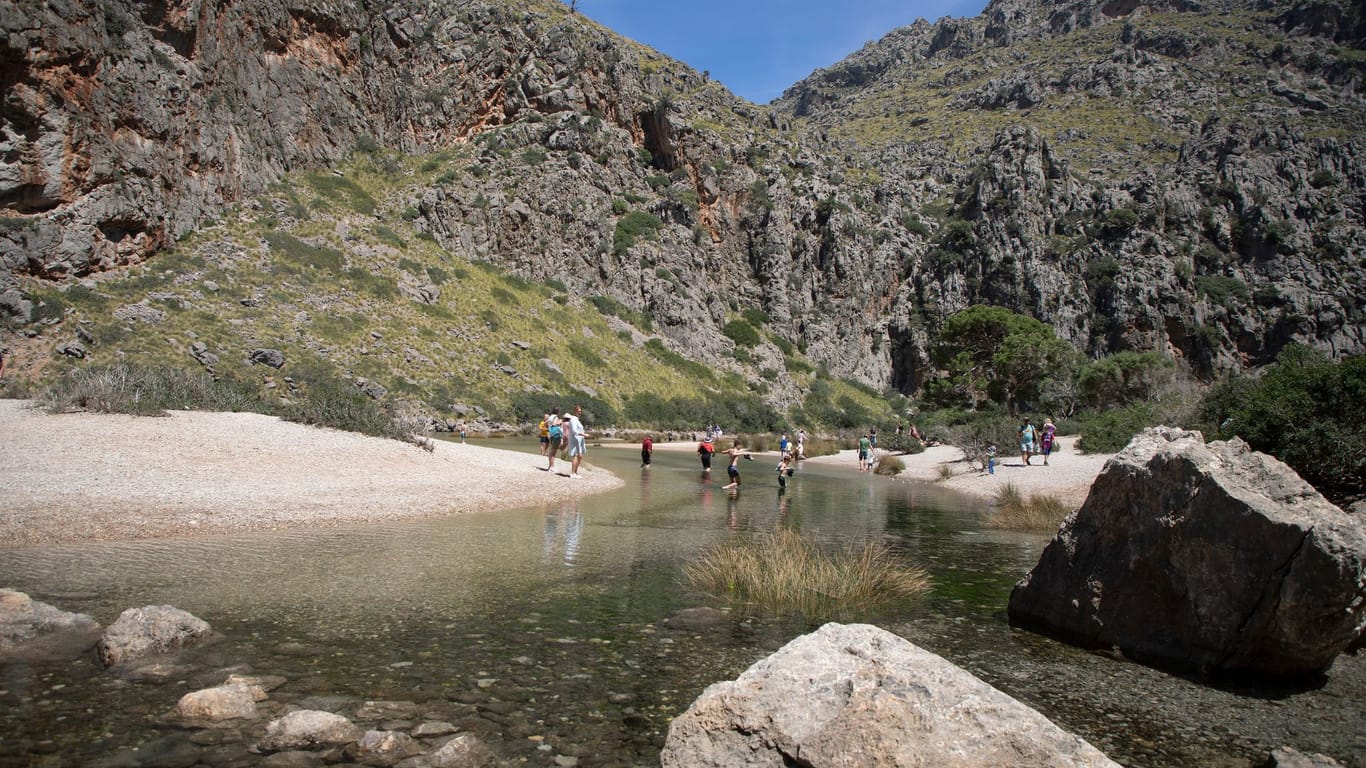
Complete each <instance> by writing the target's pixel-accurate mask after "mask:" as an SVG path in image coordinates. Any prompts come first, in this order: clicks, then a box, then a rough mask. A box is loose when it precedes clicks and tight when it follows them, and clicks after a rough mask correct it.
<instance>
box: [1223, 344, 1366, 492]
mask: <svg viewBox="0 0 1366 768" xmlns="http://www.w3.org/2000/svg"><path fill="white" fill-rule="evenodd" d="M1200 410H1201V416H1202V418H1203V419H1204V420H1205V421H1206V422H1207V423H1208V425H1209V427H1208V428H1207V429H1206V430H1205V431H1206V434H1207V435H1217V436H1218V437H1221V438H1228V437H1233V436H1235V435H1236V436H1238V437H1241V438H1242V439H1243V440H1246V441H1247V443H1248V445H1250V446H1252V447H1253V448H1254V449H1256V450H1258V451H1262V452H1264V453H1269V454H1271V455H1272V456H1275V457H1276V458H1278V459H1280V460H1281V461H1284V462H1285V463H1286V464H1288V465H1290V466H1291V467H1292V468H1293V469H1294V470H1295V471H1296V472H1298V473H1299V474H1300V476H1301V477H1303V478H1304V479H1305V480H1307V481H1308V482H1309V483H1310V484H1312V485H1313V486H1314V487H1315V488H1317V489H1318V490H1319V491H1320V492H1321V493H1323V494H1324V495H1325V496H1327V497H1329V498H1330V499H1333V500H1349V499H1351V498H1353V497H1356V496H1360V495H1361V494H1363V493H1366V429H1363V428H1362V426H1361V425H1362V421H1361V414H1362V413H1363V412H1366V355H1355V356H1351V357H1347V358H1344V359H1343V360H1342V361H1341V362H1333V361H1332V360H1329V359H1328V358H1327V357H1326V356H1325V355H1323V354H1322V353H1320V352H1317V351H1315V350H1313V349H1311V348H1309V347H1306V346H1302V345H1297V344H1294V345H1290V346H1287V347H1286V348H1285V349H1284V350H1282V351H1281V354H1280V355H1279V356H1278V357H1277V358H1276V362H1275V363H1273V364H1272V365H1270V366H1267V367H1266V368H1265V369H1264V370H1263V371H1262V372H1261V375H1260V376H1258V377H1256V378H1247V377H1234V378H1231V379H1229V380H1227V381H1225V382H1222V383H1221V384H1219V385H1217V386H1215V387H1214V388H1213V389H1211V390H1210V392H1209V393H1208V394H1207V395H1206V397H1205V400H1204V402H1203V403H1202V404H1201V409H1200Z"/></svg>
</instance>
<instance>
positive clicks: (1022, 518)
mask: <svg viewBox="0 0 1366 768" xmlns="http://www.w3.org/2000/svg"><path fill="white" fill-rule="evenodd" d="M992 506H993V510H992V513H991V517H990V518H988V519H987V525H988V526H990V527H992V528H1003V529H1007V530H1013V531H1056V530H1057V529H1058V526H1059V525H1061V524H1062V521H1063V519H1064V518H1066V517H1067V515H1068V514H1069V513H1070V512H1071V509H1069V508H1068V506H1067V505H1066V504H1064V503H1063V502H1062V500H1061V499H1059V498H1058V497H1056V496H1048V495H1046V494H1033V495H1030V496H1025V494H1024V493H1022V492H1021V491H1020V489H1019V488H1016V487H1015V485H1014V484H1013V483H1007V484H1006V485H1004V486H1002V487H1001V488H999V489H997V491H996V496H995V498H993V499H992Z"/></svg>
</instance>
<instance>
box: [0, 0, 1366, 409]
mask: <svg viewBox="0 0 1366 768" xmlns="http://www.w3.org/2000/svg"><path fill="white" fill-rule="evenodd" d="M0 29H3V32H4V36H3V37H0V46H2V47H0V62H3V66H0V73H3V74H2V75H0V76H2V77H3V80H4V86H5V87H4V93H5V97H4V102H3V105H0V206H2V207H3V208H4V210H3V212H2V214H3V218H0V313H3V314H5V315H6V316H7V317H8V324H9V327H10V328H11V331H10V333H11V334H14V336H13V338H14V339H16V340H18V339H19V334H22V335H23V336H25V337H27V341H24V342H23V348H24V349H25V350H26V351H29V352H31V353H33V354H38V355H40V356H41V355H45V354H46V353H47V352H48V351H50V350H52V349H69V348H70V347H69V344H70V343H71V342H74V341H83V342H84V345H83V346H84V347H91V348H93V347H100V346H103V348H104V350H105V352H106V353H110V354H118V353H124V352H128V353H132V352H134V351H138V350H147V349H152V348H156V347H157V345H156V344H150V343H148V342H147V341H146V339H145V334H141V333H129V331H130V329H133V328H140V327H141V326H140V325H138V323H141V322H145V318H146V317H148V316H149V314H148V313H147V312H144V311H142V310H137V309H133V310H130V309H128V308H129V307H137V306H143V307H151V308H152V309H153V310H155V312H163V313H166V312H170V313H171V314H173V315H174V314H175V313H181V314H182V315H183V322H182V323H181V325H179V326H176V328H177V331H176V334H175V339H174V343H173V344H172V345H171V346H172V348H174V349H177V350H180V351H182V352H186V353H189V354H193V355H194V356H195V358H196V359H198V360H200V362H201V363H203V362H204V359H206V358H205V353H208V354H209V355H212V356H213V357H214V358H215V359H217V358H229V359H242V360H249V359H250V355H251V351H252V350H253V349H256V348H258V347H260V346H261V345H271V346H279V347H290V348H291V349H293V348H298V349H300V350H301V354H304V353H306V354H309V355H312V356H314V357H316V358H319V359H321V360H324V361H326V364H330V365H336V366H338V367H339V368H342V369H344V370H345V371H346V372H347V375H349V376H352V377H356V378H359V377H360V373H358V371H359V370H361V369H362V368H364V367H365V366H364V365H363V363H366V364H369V367H368V368H365V370H367V371H369V372H370V375H369V376H366V377H365V378H367V380H370V379H373V380H374V381H377V382H379V383H381V384H382V385H383V387H388V388H389V389H394V388H395V387H397V388H398V389H399V390H402V389H403V388H404V387H405V386H407V387H408V388H411V389H422V388H424V387H427V386H428V382H427V381H425V380H423V379H422V377H421V376H419V375H417V374H416V373H414V369H415V368H417V367H421V366H428V367H430V368H432V369H434V370H435V369H442V368H445V369H450V368H451V367H453V366H455V365H457V364H462V365H464V364H467V362H468V361H467V360H466V361H465V362H464V363H461V362H460V361H461V360H462V358H461V357H460V356H461V355H466V356H468V355H469V354H472V353H471V352H470V351H469V350H477V349H480V348H479V347H477V346H471V347H467V348H466V347H460V344H459V343H457V342H465V341H469V340H470V338H471V337H473V336H479V335H481V334H485V333H487V332H489V331H490V330H496V329H493V326H496V325H497V324H498V323H493V322H483V323H482V324H481V323H479V322H477V320H475V319H473V318H475V314H474V309H475V308H471V307H470V306H468V303H462V302H461V301H460V299H459V297H460V295H461V293H462V291H467V290H469V289H467V288H465V287H464V286H462V284H461V283H462V280H464V279H465V278H461V277H459V276H460V275H462V274H464V275H468V274H469V272H468V269H467V267H468V265H470V264H478V265H488V266H491V267H493V268H495V269H496V270H498V271H501V272H505V273H507V274H508V275H509V276H510V277H511V278H514V279H515V280H518V281H522V284H521V285H517V284H513V285H512V288H514V289H517V290H516V291H513V292H508V289H507V288H506V286H505V287H504V288H503V289H502V290H504V294H503V295H504V296H510V297H512V298H513V299H514V300H516V301H522V300H527V301H541V302H544V301H546V300H547V298H546V297H547V296H550V295H552V294H553V295H554V298H555V302H552V303H551V304H540V305H539V306H529V307H525V311H526V312H528V313H531V314H536V313H538V312H543V311H546V310H547V309H548V310H555V309H556V308H557V307H556V304H557V303H558V306H564V307H570V308H585V307H586V308H590V309H593V308H595V309H596V310H599V311H602V312H606V313H607V314H614V315H617V316H618V318H636V319H637V321H636V322H635V323H634V325H632V327H630V328H622V327H620V326H621V325H622V323H618V324H617V331H618V332H619V333H620V334H622V335H623V337H624V338H628V339H629V344H630V345H631V347H633V348H635V349H640V348H642V346H643V345H644V344H645V343H646V342H647V341H648V340H649V338H657V339H658V341H656V342H655V343H656V344H660V343H661V342H662V344H663V347H662V348H663V349H666V350H667V351H668V352H667V354H674V355H676V354H678V353H681V354H682V355H683V356H684V358H686V359H691V360H696V361H701V362H703V363H704V364H706V365H707V366H708V367H710V368H712V369H716V370H722V371H729V372H730V373H731V374H733V375H738V376H739V377H741V378H740V380H742V381H747V382H748V385H747V386H748V387H750V388H751V389H755V391H760V392H762V393H763V395H764V396H765V397H766V398H767V399H768V400H769V401H770V402H772V403H774V404H777V405H780V406H786V405H790V404H793V403H797V402H799V401H800V399H801V398H802V396H803V394H804V392H805V391H806V390H807V389H808V386H807V385H808V384H809V381H807V380H806V379H803V378H802V375H801V374H802V373H803V372H810V371H811V370H812V366H813V365H814V366H820V367H824V368H825V369H828V370H829V371H830V372H831V373H832V374H834V375H836V376H838V377H845V378H848V379H852V380H854V381H858V382H862V383H864V384H867V385H870V386H872V387H874V388H878V389H880V388H883V387H886V386H895V387H897V388H899V389H901V390H903V391H907V392H909V391H913V390H914V389H916V388H917V387H918V386H919V385H920V383H921V382H923V380H924V378H925V377H926V375H928V374H929V373H930V372H931V370H932V369H931V366H930V364H929V362H928V348H929V345H930V343H931V341H932V339H933V338H934V334H935V331H936V329H937V328H938V326H939V324H940V323H942V321H943V320H944V319H945V318H946V317H948V316H949V315H950V314H952V313H953V312H955V311H957V310H959V309H962V308H964V307H966V306H968V305H970V304H973V303H979V302H988V303H994V304H1000V305H1004V306H1006V307H1009V308H1011V309H1013V310H1015V311H1019V312H1022V313H1026V314H1030V315H1033V316H1036V317H1039V318H1041V319H1044V320H1046V321H1048V322H1049V323H1051V324H1053V325H1054V326H1055V327H1056V328H1057V329H1058V332H1059V334H1060V335H1062V336H1063V337H1065V338H1066V339H1068V340H1069V341H1071V342H1072V343H1074V344H1075V345H1076V346H1077V347H1078V348H1079V349H1081V350H1084V351H1085V352H1087V353H1088V354H1090V355H1093V356H1100V355H1103V354H1106V353H1109V352H1113V351H1118V350H1124V349H1142V350H1147V349H1158V350H1162V351H1163V352H1165V353H1167V354H1170V355H1171V356H1173V357H1175V358H1178V359H1181V360H1183V361H1186V362H1187V363H1189V364H1190V366H1191V368H1192V369H1193V370H1194V371H1196V372H1197V373H1199V374H1202V375H1210V374H1213V373H1215V372H1217V371H1219V370H1223V369H1229V368H1239V367H1244V366H1250V365H1256V364H1259V363H1262V362H1265V361H1267V360H1269V359H1271V358H1272V357H1273V356H1274V354H1275V352H1276V351H1277V350H1278V349H1279V348H1280V347H1281V346H1283V345H1284V344H1285V343H1287V342H1289V341H1292V340H1294V341H1304V342H1308V343H1311V344H1313V345H1315V346H1318V347H1321V348H1323V349H1326V350H1329V351H1331V352H1332V353H1333V354H1336V355H1342V354H1351V353H1360V352H1361V351H1362V350H1363V348H1366V322H1364V320H1366V316H1364V310H1363V307H1362V303H1361V299H1360V297H1361V296H1362V295H1366V291H1363V288H1364V287H1366V267H1364V266H1363V259H1362V254H1363V253H1366V228H1364V226H1366V225H1364V224H1363V221H1364V220H1366V215H1363V214H1366V171H1363V166H1362V162H1361V159H1362V152H1363V144H1362V137H1363V135H1364V134H1363V125H1364V124H1366V108H1364V104H1363V88H1364V86H1363V74H1366V56H1364V55H1363V40H1366V35H1363V19H1362V12H1361V10H1360V8H1358V7H1356V6H1355V5H1353V4H1351V3H1350V2H1349V0H1340V1H1337V2H1334V1H1333V0H1320V1H1318V2H1300V3H1297V4H1289V3H1269V2H1266V3H1252V2H1223V3H1209V4H1197V3H1193V2H1191V3H1187V2H1172V3H1167V2H1155V3H1145V2H1136V1H1134V0H1111V1H1110V2H1093V1H1090V0H1082V1H1080V2H1076V3H1055V2H1044V1H1043V0H1006V1H1004V2H995V3H993V4H992V5H990V6H989V7H988V8H987V10H986V11H985V12H984V13H983V14H982V15H981V16H979V17H977V18H972V19H946V20H942V21H940V22H939V23H937V24H929V23H924V22H922V23H917V24H915V25H913V26H911V27H907V28H904V29H900V30H896V31H893V32H892V33H890V34H889V35H888V36H887V37H885V38H883V39H882V40H880V41H877V42H875V43H871V44H869V45H868V46H867V47H865V48H864V49H863V50H862V51H859V52H858V53H856V54H854V55H853V56H851V57H849V58H848V59H847V60H845V61H843V62H840V63H838V64H836V65H834V66H832V67H831V68H829V69H827V70H821V71H818V72H817V73H814V74H813V75H812V76H811V77H810V78H808V79H807V80H805V81H803V82H801V83H798V84H796V85H794V86H793V88H792V89H790V90H789V91H788V92H787V93H786V94H785V95H784V97H783V98H782V99H780V100H779V101H777V102H775V103H774V104H773V105H769V106H758V105H753V104H749V103H747V102H744V101H743V100H740V99H737V98H736V97H734V96H733V95H731V94H730V93H729V92H727V91H726V90H725V89H724V88H723V87H721V86H720V85H719V84H717V83H715V82H711V81H710V80H709V79H708V78H707V77H706V76H705V75H703V74H699V73H697V72H695V71H693V70H691V69H689V68H688V67H686V66H684V65H682V64H680V63H678V62H675V61H672V60H670V59H668V58H666V57H663V56H661V55H660V54H658V53H656V52H653V51H650V50H648V49H645V48H642V47H640V46H638V45H636V44H634V43H631V42H629V41H627V40H624V39H622V38H621V37H619V36H617V35H615V34H613V33H612V32H610V31H609V30H606V29H603V28H601V27H600V26H598V25H596V24H594V23H593V22H591V21H590V20H587V19H585V18H583V17H582V16H581V15H578V14H576V13H573V12H572V11H571V10H570V8H568V7H567V6H565V5H563V4H561V3H558V2H554V1H553V0H475V1H474V2H468V3H461V4H458V6H455V7H449V6H442V5H440V4H436V3H430V2H424V1H423V0H385V1H380V0H227V1H226V2H216V3H208V2H202V1H201V0H169V1H163V0H156V1H155V2H153V1H149V0H103V2H101V3H99V4H94V3H78V2H71V1H70V0H49V1H48V2H45V3H41V4H38V3H15V2H13V0H0ZM356 158H361V160H360V161H356V160H355V159H356ZM249 269H250V270H254V271H251V272H250V273H248V270H249ZM323 273H329V274H330V275H331V276H332V278H335V279H331V278H329V280H320V279H317V276H318V275H320V274H323ZM451 274H455V275H457V279H455V280H454V281H448V280H447V279H446V278H448V277H449V276H450V275H451ZM154 277H155V278H156V279H155V280H153V279H152V278H154ZM205 281H208V282H209V283H212V285H213V286H214V288H213V289H208V290H205V289H204V288H203V287H202V284H203V283H204V282H205ZM367 281H368V282H367ZM375 281H379V283H378V285H379V287H376V285H377V283H376V282H375ZM530 283H535V284H538V285H548V286H551V287H552V289H551V290H550V291H549V292H547V293H545V294H544V295H540V298H539V299H537V298H535V297H531V298H528V297H529V296H530V294H525V295H524V294H523V293H519V292H518V291H521V289H523V288H525V287H526V284H530ZM389 285H392V286H393V288H394V290H392V291H391V290H388V288H387V286H389ZM367 287H368V293H367ZM138 291H142V295H141V298H140V299H139V296H138V295H137V292H138ZM272 294H274V295H275V298H276V300H275V301H273V302H272V301H271V300H270V299H271V295H272ZM467 295H468V294H467ZM484 295H485V294H480V296H484ZM493 295H494V296H497V295H498V294H493ZM538 295H539V294H538ZM358 296H362V297H363V300H362V299H357V297H358ZM281 297H287V298H281ZM590 300H591V305H590ZM495 301H502V300H501V299H495ZM158 305H162V306H160V308H159V307H158ZM272 305H274V306H275V309H276V313H275V314H273V315H270V316H268V317H267V316H265V315H260V314H258V315H255V316H252V315H251V314H250V312H248V314H247V315H246V316H241V317H239V316H237V315H238V314H240V313H242V312H243V310H242V308H243V307H246V308H247V310H252V311H256V310H257V309H258V308H262V307H270V306H272ZM54 307H56V308H60V311H54ZM414 307H416V308H417V309H419V310H422V311H424V312H426V313H427V314H426V316H427V317H428V319H431V318H433V317H435V318H437V320H438V321H440V322H442V323H445V324H446V325H447V326H448V328H447V329H445V330H444V331H442V332H443V333H445V334H446V335H447V337H448V338H446V339H443V342H442V343H432V342H431V341H430V340H427V341H425V342H424V341H423V340H422V339H421V338H419V337H418V336H415V337H414V338H412V339H409V338H407V337H403V338H404V340H403V342H402V343H399V342H398V341H396V340H395V336H394V334H402V333H404V332H405V331H404V329H405V328H409V327H413V326H414V323H411V322H410V323H407V325H405V326H403V328H396V329H394V330H393V331H386V336H385V339H386V341H388V342H389V343H387V344H385V343H376V339H375V338H374V337H373V335H367V334H365V333H363V332H362V330H363V328H362V326H363V325H364V323H363V322H362V320H360V319H357V318H363V317H370V318H379V317H384V316H388V315H393V316H400V315H401V316H404V317H407V315H408V314H411V313H412V312H414V311H416V310H414ZM119 312H121V313H122V315H118V314H116V313H119ZM151 316H153V317H155V313H153V314H152V315H151ZM319 316H341V317H344V318H351V320H348V321H347V323H346V324H344V325H346V328H345V329H344V331H345V332H341V331H338V332H337V333H334V334H332V335H328V334H325V333H323V332H322V331H321V330H320V328H321V323H320V322H318V321H317V317H319ZM130 317H131V318H133V319H130ZM301 317H304V318H305V319H303V320H301V319H299V318H301ZM139 318H142V319H139ZM641 319H643V321H642V320H641ZM486 320H487V318H486ZM230 321H231V322H230ZM286 321H288V322H286ZM158 322H160V320H158ZM504 322H506V319H504ZM627 325H630V324H629V323H627ZM286 326H288V327H286ZM456 326H459V327H460V328H463V330H459V331H457V330H451V328H455V327H456ZM475 326H480V327H475ZM746 328H748V333H745V329H746ZM101 329H103V330H101ZM182 330H183V332H181V331H182ZM333 330H336V329H335V328H334V329H333ZM163 331H165V327H164V326H163ZM431 333H433V332H432V331H431V330H430V329H429V330H428V331H427V335H428V336H430V335H431ZM749 334H754V336H753V338H751V337H750V336H749ZM419 336H420V335H419ZM206 339H211V343H210V342H209V341H205V340H206ZM134 340H135V341H136V343H135V342H134ZM168 340H170V339H169V338H168ZM16 343H18V341H16ZM196 345H197V346H196ZM291 345H292V346H291ZM192 347H193V348H194V349H196V350H198V352H190V351H189V350H190V348H192ZM660 348H661V347H655V348H654V349H656V351H658V349H660ZM518 349H522V347H518ZM479 354H482V355H483V356H484V357H485V358H487V359H483V360H481V361H480V364H479V366H478V367H480V368H481V369H492V368H498V369H499V370H503V373H504V374H506V372H507V371H506V369H510V368H516V367H517V366H511V365H508V364H507V362H506V361H500V360H495V359H493V357H494V355H493V354H492V352H491V351H489V350H488V349H487V348H484V351H483V352H482V353H479ZM377 355H378V356H382V357H384V359H385V360H386V363H385V364H384V365H373V364H370V363H373V358H374V357H375V356H377ZM581 357H582V356H581ZM658 357H659V355H656V358H658ZM363 358H365V359H363ZM668 359H671V360H672V359H673V358H668ZM367 360H368V361H369V362H368V363H367ZM415 361H416V362H415ZM424 361H425V362H424ZM591 367H592V366H589V368H591ZM613 367H616V366H613ZM565 375H566V377H567V378H569V379H572V380H574V381H573V383H574V384H575V386H585V387H592V386H598V387H602V386H605V384H604V382H603V380H602V378H601V377H602V375H603V374H602V373H601V372H597V373H594V372H590V371H589V370H588V368H585V369H584V370H583V372H582V373H581V374H580V373H572V372H571V373H566V374H565ZM595 377H596V378H595ZM516 378H518V377H517V376H514V379H516ZM521 378H522V379H523V380H522V381H521V386H523V387H526V388H536V387H542V386H545V382H544V381H540V380H536V379H535V377H526V376H522V377H521ZM727 386H729V385H722V384H718V385H717V391H724V390H725V389H726V388H727ZM609 388H610V387H609ZM619 396H620V397H623V398H624V397H626V396H627V393H626V392H625V390H622V391H621V394H620V395H619Z"/></svg>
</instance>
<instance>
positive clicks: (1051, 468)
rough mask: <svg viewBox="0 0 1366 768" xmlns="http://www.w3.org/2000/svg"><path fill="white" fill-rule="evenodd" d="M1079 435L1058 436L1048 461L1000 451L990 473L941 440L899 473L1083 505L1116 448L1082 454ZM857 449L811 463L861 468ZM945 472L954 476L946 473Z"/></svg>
mask: <svg viewBox="0 0 1366 768" xmlns="http://www.w3.org/2000/svg"><path fill="white" fill-rule="evenodd" d="M1080 439H1081V438H1078V437H1060V438H1058V446H1059V447H1058V448H1057V449H1056V450H1055V451H1054V452H1053V455H1051V456H1049V457H1048V466H1044V465H1043V459H1042V458H1041V457H1038V456H1035V457H1033V458H1032V459H1030V462H1029V466H1027V467H1026V466H1025V465H1024V462H1023V461H1022V460H1021V459H1020V455H1019V454H1010V453H1003V454H1001V455H998V456H997V457H996V473H995V474H987V473H986V472H983V471H982V470H981V468H979V467H977V466H976V465H969V464H968V462H967V461H966V460H964V458H963V452H962V451H961V450H959V449H957V448H955V447H953V446H951V445H936V446H934V447H932V448H926V449H925V451H924V452H923V453H917V454H913V455H909V456H901V457H900V458H901V460H902V462H904V463H905V464H906V469H905V471H903V472H902V473H901V474H899V475H897V477H898V478H901V479H905V480H915V481H926V482H933V483H936V484H937V485H940V486H943V487H944V488H949V489H952V490H955V491H958V492H959V493H966V494H969V495H971V496H976V497H977V498H980V499H985V500H988V501H989V500H991V499H993V498H995V496H996V492H997V491H998V490H999V489H1001V488H1003V487H1005V486H1006V485H1007V484H1009V485H1014V486H1015V487H1016V488H1017V489H1019V490H1020V491H1021V492H1022V493H1024V494H1026V495H1034V494H1044V495H1048V496H1056V497H1057V498H1058V499H1059V500H1061V501H1062V502H1063V503H1065V504H1068V505H1070V506H1073V507H1080V506H1081V503H1082V502H1083V501H1085V500H1086V494H1087V493H1089V492H1090V491H1091V484H1092V483H1094V482H1095V481H1096V478H1097V477H1099V476H1100V472H1101V469H1103V468H1104V467H1105V462H1107V461H1109V460H1110V457H1111V456H1113V455H1114V454H1109V453H1103V454H1082V453H1078V452H1077V441H1078V440H1080ZM857 456H858V452H857V451H841V452H840V453H839V455H837V456H818V457H816V458H812V459H807V460H806V461H807V462H808V463H816V464H835V465H841V466H847V467H848V468H849V471H851V472H856V471H858V458H857ZM944 472H952V473H953V476H952V477H949V478H947V479H944V476H943V473H944Z"/></svg>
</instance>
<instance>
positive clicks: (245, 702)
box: [176, 683, 257, 722]
mask: <svg viewBox="0 0 1366 768" xmlns="http://www.w3.org/2000/svg"><path fill="white" fill-rule="evenodd" d="M256 701H257V698H256V692H255V690H253V688H252V686H251V685H249V684H246V683H230V684H227V685H219V686H215V687H213V688H205V689H204V690H202V691H191V692H190V693H187V694H185V695H184V696H181V697H180V701H179V702H178V703H177V704H176V714H178V715H180V716H181V717H183V718H185V719H187V720H207V721H211V722H212V721H219V720H234V719H251V718H254V717H256V714H257V713H256Z"/></svg>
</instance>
